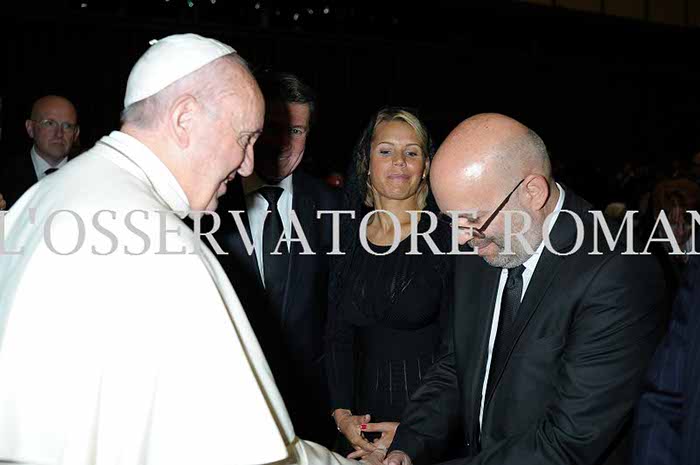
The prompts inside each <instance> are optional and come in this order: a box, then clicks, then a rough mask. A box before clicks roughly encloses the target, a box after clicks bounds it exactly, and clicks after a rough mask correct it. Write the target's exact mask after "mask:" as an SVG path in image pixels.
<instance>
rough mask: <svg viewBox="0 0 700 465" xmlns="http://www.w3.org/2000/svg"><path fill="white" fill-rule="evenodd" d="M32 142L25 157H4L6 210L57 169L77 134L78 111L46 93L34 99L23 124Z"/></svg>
mask: <svg viewBox="0 0 700 465" xmlns="http://www.w3.org/2000/svg"><path fill="white" fill-rule="evenodd" d="M24 125H25V127H26V129H27V134H28V135H29V137H30V138H31V139H32V140H33V141H34V144H33V145H32V148H31V151H30V153H29V156H27V155H22V156H19V157H14V159H10V160H7V161H6V163H7V165H6V167H7V169H4V170H3V171H4V173H3V179H2V182H1V183H0V192H1V193H2V195H3V197H4V199H5V201H6V203H7V209H9V208H10V207H11V206H12V204H13V203H14V202H15V201H16V200H17V199H19V198H20V197H21V196H22V194H24V192H25V191H26V190H27V189H29V188H30V187H31V186H32V185H33V184H34V183H36V182H37V181H41V180H42V179H43V178H44V177H46V176H48V175H49V174H51V173H53V172H54V171H56V170H59V169H61V168H62V167H63V166H64V165H65V164H66V163H67V162H68V156H69V155H70V154H71V151H72V149H73V145H74V144H75V142H76V141H77V140H78V136H79V135H80V127H79V126H78V112H77V111H76V109H75V106H74V105H73V104H72V103H71V102H70V100H68V99H66V98H65V97H59V96H56V95H47V96H45V97H41V98H40V99H39V100H37V101H36V102H34V105H33V106H32V113H31V116H30V118H29V119H28V120H27V121H25V123H24Z"/></svg>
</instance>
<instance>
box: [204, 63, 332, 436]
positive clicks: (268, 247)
mask: <svg viewBox="0 0 700 465" xmlns="http://www.w3.org/2000/svg"><path fill="white" fill-rule="evenodd" d="M257 78H258V83H259V84H260V88H261V89H262V91H263V95H264V96H265V102H266V118H265V127H264V131H263V135H262V136H261V137H260V139H259V140H258V142H257V144H256V145H255V173H254V174H253V175H252V176H250V177H248V178H245V179H242V182H241V183H230V184H229V189H230V190H231V192H230V193H229V194H227V195H226V196H225V197H224V200H223V201H222V202H221V204H220V208H219V214H220V215H221V217H222V226H221V228H220V230H219V233H217V235H216V236H215V237H216V239H217V241H218V243H219V244H220V245H221V247H222V248H223V250H224V251H226V252H227V253H229V255H228V256H221V255H220V256H219V258H220V261H221V263H222V265H223V266H224V269H225V270H226V271H227V274H228V276H229V278H230V280H231V283H232V284H233V286H234V288H235V289H236V292H237V294H238V296H239V298H240V299H241V302H242V304H243V308H245V310H246V313H247V315H248V319H249V320H250V322H251V325H252V327H253V329H254V330H255V333H256V335H257V337H258V340H259V341H260V345H261V346H262V349H263V351H264V352H265V355H266V357H267V360H268V362H269V364H270V368H271V369H272V372H273V374H274V376H275V380H276V381H277V385H278V386H279V388H280V392H281V393H282V396H283V398H284V400H285V403H286V405H287V409H288V410H289V413H290V416H291V419H292V421H293V423H294V428H295V430H296V432H297V433H298V435H299V436H300V437H304V438H308V439H311V440H313V441H316V442H319V443H322V444H324V445H329V443H330V441H331V440H332V438H333V436H334V434H333V433H334V431H335V429H334V428H333V424H332V422H331V418H330V415H329V412H330V405H328V404H329V403H328V394H327V387H326V384H327V382H326V379H325V377H324V374H323V371H322V369H323V363H322V359H321V357H322V354H323V339H322V338H323V328H324V325H325V317H326V307H327V293H328V257H327V252H328V251H329V250H330V248H331V244H332V230H331V222H330V215H323V216H322V218H321V219H320V220H319V219H318V218H317V212H318V211H319V210H336V209H338V199H337V194H336V193H334V192H332V191H331V189H330V188H329V187H327V186H326V185H325V184H324V183H323V182H321V181H320V180H317V179H314V178H312V177H311V176H309V175H307V174H306V173H304V172H302V171H301V170H297V167H298V166H299V164H300V163H301V161H302V158H303V156H304V151H305V149H306V139H307V136H308V133H309V130H310V128H311V122H312V120H313V112H314V106H315V98H314V94H313V92H312V90H311V89H310V88H309V87H308V86H307V85H305V84H304V83H303V82H302V81H300V80H299V79H298V78H297V77H296V76H294V75H291V74H286V73H266V74H263V75H258V76H257ZM232 184H233V185H232ZM232 210H233V211H236V210H239V211H243V212H244V213H243V214H242V215H241V219H242V225H243V226H244V228H243V230H238V228H237V227H236V225H235V224H234V221H233V217H232V216H231V215H230V214H225V213H224V212H226V211H232ZM268 212H269V213H268ZM283 231H284V232H285V234H287V237H294V238H296V237H299V232H302V233H303V234H304V236H305V239H306V243H307V244H308V246H309V247H310V249H311V250H310V251H311V252H313V254H309V253H308V252H310V251H309V250H304V245H303V244H302V243H301V242H291V249H288V247H287V243H286V242H285V241H284V240H282V241H280V237H281V235H282V233H283ZM242 234H247V236H248V238H249V239H250V241H249V242H250V244H251V245H253V246H254V250H248V249H246V245H245V242H246V241H245V239H244V238H243V237H242Z"/></svg>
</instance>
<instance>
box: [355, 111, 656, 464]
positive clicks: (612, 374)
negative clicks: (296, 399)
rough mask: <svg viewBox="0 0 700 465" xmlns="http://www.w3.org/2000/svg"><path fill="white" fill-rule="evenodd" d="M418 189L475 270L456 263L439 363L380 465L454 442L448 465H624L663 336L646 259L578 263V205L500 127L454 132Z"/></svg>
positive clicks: (651, 266)
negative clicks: (458, 444) (426, 188)
mask: <svg viewBox="0 0 700 465" xmlns="http://www.w3.org/2000/svg"><path fill="white" fill-rule="evenodd" d="M430 180H431V186H432V190H433V193H434V195H435V199H436V201H437V203H438V205H439V206H440V210H441V211H442V212H443V213H450V212H452V214H453V215H454V217H455V219H454V220H453V221H457V224H455V227H456V229H457V231H456V232H457V234H458V239H459V241H458V242H459V243H460V244H462V245H465V244H466V245H468V246H469V247H470V248H471V249H473V251H474V252H475V253H477V254H478V255H479V257H480V258H479V257H475V256H468V255H467V256H464V255H463V256H459V257H457V261H456V267H455V280H454V282H455V299H454V306H453V313H452V315H451V317H450V324H449V325H448V328H449V329H448V332H447V335H446V337H445V344H444V346H445V347H446V349H445V353H444V354H443V356H442V357H441V358H440V359H439V360H437V361H436V363H435V365H434V366H433V368H432V369H431V370H430V372H429V373H427V374H426V375H425V376H424V377H423V380H422V385H421V387H420V388H418V390H417V391H416V392H415V393H414V395H413V396H412V398H411V402H410V403H409V405H408V406H407V408H406V410H405V411H404V413H403V415H402V418H401V424H400V426H399V427H398V429H397V431H396V436H395V438H394V441H393V443H392V445H391V448H392V449H393V450H392V451H391V452H390V453H389V455H388V456H387V459H386V460H385V464H387V465H408V464H410V463H411V461H413V462H414V463H415V464H416V465H419V464H423V463H436V462H437V461H439V460H440V459H441V457H442V456H443V454H444V452H445V451H446V449H447V448H448V447H449V444H450V442H449V441H448V440H451V439H453V437H452V436H453V435H454V433H456V432H458V431H461V432H462V434H463V438H462V443H463V444H464V447H465V449H466V453H465V457H464V458H462V459H458V460H455V461H454V462H450V465H565V464H566V465H574V464H575V465H594V464H596V465H601V464H605V465H613V464H616V465H617V464H619V465H622V464H627V463H629V460H630V452H631V450H630V441H629V437H630V436H629V432H630V428H629V426H630V423H631V419H632V412H633V408H634V405H635V404H636V402H637V400H638V397H639V393H640V389H641V383H642V377H643V374H644V371H645V368H646V365H647V363H648V361H649V359H650V357H651V355H652V353H653V351H654V348H655V346H656V344H657V341H658V339H659V336H660V333H661V330H662V325H661V324H660V322H661V315H662V306H663V293H664V282H663V276H662V274H661V272H660V269H659V266H658V264H657V263H655V260H654V258H652V257H648V256H626V255H623V254H622V252H623V251H624V250H625V248H626V244H625V243H624V240H620V241H619V242H618V243H617V245H616V246H614V247H613V250H610V248H609V247H607V246H606V244H605V243H604V241H600V243H601V246H600V247H599V249H600V252H598V253H591V252H592V250H593V249H594V247H593V240H594V239H593V228H594V224H593V221H592V216H591V214H590V213H588V212H589V210H590V209H591V205H590V204H589V203H588V202H586V201H585V200H583V199H581V198H580V197H578V196H577V195H576V194H575V193H574V192H572V191H571V190H570V189H566V188H565V187H564V186H561V185H560V184H558V183H557V182H555V180H554V178H553V177H552V173H551V164H550V160H549V155H548V154H547V149H546V147H545V145H544V143H543V142H542V139H540V137H539V136H538V135H537V134H535V132H533V131H532V130H530V129H528V128H527V127H525V126H523V125H522V124H520V123H518V122H517V121H514V120H513V119H511V118H508V117H506V116H503V115H495V114H485V115H477V116H475V117H472V118H470V119H468V120H466V121H464V122H463V123H462V124H460V125H459V126H458V127H457V128H456V129H455V130H454V131H452V133H451V134H450V135H449V136H448V137H447V139H446V140H445V142H444V143H443V144H442V146H441V147H440V149H439V150H438V152H437V154H436V155H435V158H434V160H433V163H432V166H431V170H430ZM458 212H470V213H469V214H466V213H459V214H458ZM575 217H578V218H580V220H578V219H576V218H575ZM578 221H580V227H577V226H578V225H577V222H578ZM611 229H613V234H615V232H616V231H615V229H616V228H615V227H612V228H611ZM516 235H519V236H518V237H516ZM545 235H548V236H549V239H550V244H551V248H550V247H545V242H544V240H545ZM579 241H582V242H581V243H579ZM550 249H553V250H556V251H557V253H553V252H552V251H551V250H550ZM388 343H390V341H388ZM368 429H369V428H368Z"/></svg>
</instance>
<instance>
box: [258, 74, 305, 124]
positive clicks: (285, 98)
mask: <svg viewBox="0 0 700 465" xmlns="http://www.w3.org/2000/svg"><path fill="white" fill-rule="evenodd" d="M255 79H256V80H257V81H258V85H259V86H260V90H261V91H262V93H263V96H264V97H265V103H266V104H267V105H268V106H269V104H270V103H271V102H284V103H301V104H305V105H308V106H309V115H310V117H309V121H310V122H313V121H314V114H315V110H316V93H315V92H314V90H313V89H312V88H311V87H309V86H308V85H306V84H305V83H304V82H303V81H302V80H301V79H299V77H298V76H296V75H294V74H292V73H282V72H273V71H270V70H263V71H261V72H258V73H256V74H255Z"/></svg>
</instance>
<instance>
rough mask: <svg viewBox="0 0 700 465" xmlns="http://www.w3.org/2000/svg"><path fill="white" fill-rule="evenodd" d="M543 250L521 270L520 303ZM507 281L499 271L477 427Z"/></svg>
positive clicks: (556, 212)
mask: <svg viewBox="0 0 700 465" xmlns="http://www.w3.org/2000/svg"><path fill="white" fill-rule="evenodd" d="M557 188H558V189H559V200H558V201H557V205H556V206H555V207H554V211H553V212H552V215H553V216H552V221H551V222H550V223H549V232H550V233H551V232H552V228H553V227H554V223H555V222H556V221H557V218H558V217H559V212H560V211H561V209H562V206H563V205H564V189H562V188H561V186H560V185H559V183H557ZM543 250H544V242H542V243H540V245H539V247H537V250H535V253H534V254H532V256H530V258H528V259H527V260H526V261H525V263H523V265H524V266H525V270H523V293H522V295H521V296H520V301H521V302H522V300H523V298H524V297H525V291H527V286H528V285H529V284H530V280H531V279H532V275H533V274H534V273H535V268H536V267H537V262H539V260H540V256H541V255H542V251H543ZM507 280H508V269H507V268H503V269H502V270H501V277H500V280H499V281H498V293H497V294H496V303H495V305H494V308H493V320H491V335H490V336H489V355H488V358H487V360H486V374H485V375H484V384H483V386H482V387H481V408H480V409H479V426H481V422H482V420H483V418H484V402H485V401H486V386H487V385H488V382H489V370H490V369H491V356H492V355H493V345H494V343H495V342H496V332H497V331H498V319H499V317H500V315H501V298H502V297H503V290H504V289H505V287H506V281H507Z"/></svg>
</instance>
